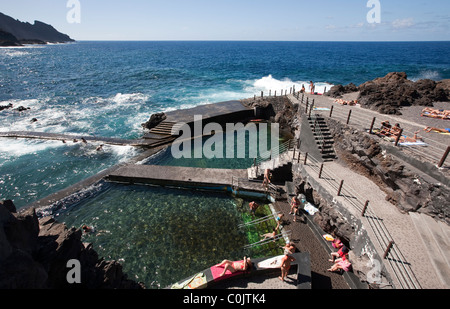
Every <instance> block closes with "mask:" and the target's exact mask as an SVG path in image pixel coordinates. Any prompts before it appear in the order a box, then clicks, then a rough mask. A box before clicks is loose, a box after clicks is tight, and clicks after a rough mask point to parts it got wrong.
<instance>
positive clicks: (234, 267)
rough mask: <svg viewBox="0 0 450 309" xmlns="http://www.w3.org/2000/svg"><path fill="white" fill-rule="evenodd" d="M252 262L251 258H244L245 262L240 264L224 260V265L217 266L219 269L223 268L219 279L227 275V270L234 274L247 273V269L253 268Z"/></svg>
mask: <svg viewBox="0 0 450 309" xmlns="http://www.w3.org/2000/svg"><path fill="white" fill-rule="evenodd" d="M252 265H253V264H252V261H251V259H250V258H247V257H246V256H244V260H243V261H239V262H232V261H230V260H223V261H222V263H220V264H217V267H223V268H224V269H223V272H222V273H221V274H220V275H219V277H222V276H223V275H225V273H226V272H227V270H229V271H230V272H231V273H232V274H234V273H235V272H238V271H246V270H247V269H250V268H252Z"/></svg>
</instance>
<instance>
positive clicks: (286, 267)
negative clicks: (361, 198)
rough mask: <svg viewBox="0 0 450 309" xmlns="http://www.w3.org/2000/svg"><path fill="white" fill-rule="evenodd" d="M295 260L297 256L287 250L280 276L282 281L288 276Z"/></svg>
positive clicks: (282, 261) (282, 260)
mask: <svg viewBox="0 0 450 309" xmlns="http://www.w3.org/2000/svg"><path fill="white" fill-rule="evenodd" d="M294 261H295V258H293V257H292V256H290V255H289V254H288V253H287V252H285V254H284V257H283V258H282V259H281V276H280V277H278V278H279V279H280V280H281V281H284V279H285V278H286V277H287V275H288V273H289V270H290V269H291V263H292V262H294Z"/></svg>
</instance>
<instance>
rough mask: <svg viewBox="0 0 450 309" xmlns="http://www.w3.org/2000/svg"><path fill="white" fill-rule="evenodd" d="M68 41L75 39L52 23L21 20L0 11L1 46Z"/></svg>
mask: <svg viewBox="0 0 450 309" xmlns="http://www.w3.org/2000/svg"><path fill="white" fill-rule="evenodd" d="M67 42H74V40H73V39H71V38H70V37H69V36H68V35H67V34H63V33H61V32H59V31H58V30H56V29H55V28H54V27H53V26H51V25H48V24H46V23H43V22H41V21H35V22H34V24H30V23H27V22H21V21H19V20H16V19H14V18H12V17H10V16H8V15H5V14H3V13H0V46H21V45H23V44H46V43H67Z"/></svg>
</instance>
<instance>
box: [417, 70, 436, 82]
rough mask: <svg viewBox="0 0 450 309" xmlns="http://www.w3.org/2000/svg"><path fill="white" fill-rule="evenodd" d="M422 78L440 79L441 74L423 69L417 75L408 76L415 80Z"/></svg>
mask: <svg viewBox="0 0 450 309" xmlns="http://www.w3.org/2000/svg"><path fill="white" fill-rule="evenodd" d="M422 79H431V80H434V81H439V80H441V79H442V76H441V74H440V73H439V72H438V71H434V70H423V71H421V72H420V73H419V74H418V75H417V76H414V77H412V78H410V80H411V81H413V82H417V81H419V80H422Z"/></svg>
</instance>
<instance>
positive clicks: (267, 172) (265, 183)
mask: <svg viewBox="0 0 450 309" xmlns="http://www.w3.org/2000/svg"><path fill="white" fill-rule="evenodd" d="M270 176H271V175H270V170H269V169H266V170H265V171H264V181H263V187H266V189H267V186H268V185H269V183H270Z"/></svg>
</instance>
